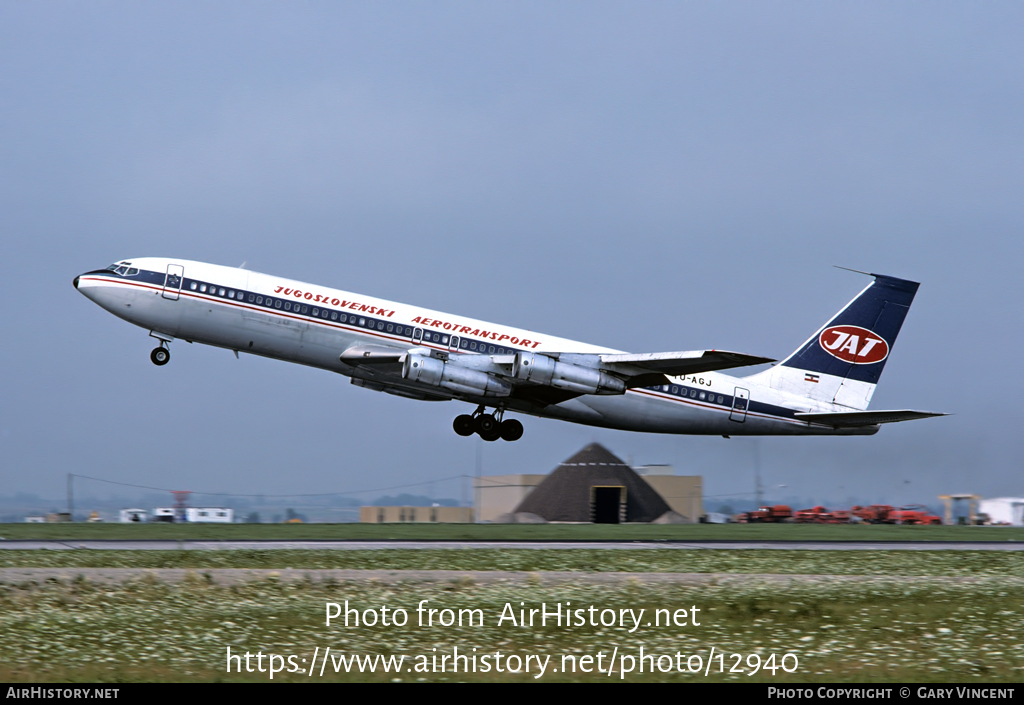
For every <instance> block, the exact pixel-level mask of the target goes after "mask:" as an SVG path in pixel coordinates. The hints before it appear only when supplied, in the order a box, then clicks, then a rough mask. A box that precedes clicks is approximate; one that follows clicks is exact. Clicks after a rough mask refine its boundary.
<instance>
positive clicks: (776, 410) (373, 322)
mask: <svg viewBox="0 0 1024 705" xmlns="http://www.w3.org/2000/svg"><path fill="white" fill-rule="evenodd" d="M164 276H165V275H164V274H162V273H160V272H151V271H145V270H142V271H140V274H139V275H137V276H132V277H128V276H121V275H117V274H115V273H114V272H109V271H106V270H97V271H95V272H88V273H86V274H83V275H82V277H83V278H84V277H89V278H90V279H93V280H97V279H98V280H105V281H109V282H111V283H117V284H126V285H134V286H142V287H144V288H147V289H154V290H157V291H163V288H164ZM193 283H195V285H196V288H195V289H194V290H193V289H192V284H193ZM202 286H205V287H206V288H207V291H206V292H202V291H200V288H201V287H202ZM211 289H212V290H213V292H211ZM221 290H223V291H224V294H223V295H221V294H220V291H221ZM228 292H231V293H232V294H233V296H232V297H230V298H229V297H228ZM181 296H188V297H190V298H194V299H198V300H201V301H211V302H215V303H218V304H222V305H227V306H234V307H236V308H243V309H246V310H249V311H260V312H263V313H269V314H273V315H276V316H280V317H282V318H289V319H292V320H299V321H306V322H315V323H319V324H321V325H324V326H327V327H328V328H337V329H341V330H348V331H353V332H358V333H361V334H370V335H373V336H375V337H378V338H384V339H385V340H391V341H395V342H402V343H411V342H412V332H413V329H414V328H415V327H416V326H413V325H412V324H405V323H393V322H391V323H389V322H388V321H387V319H382V318H376V317H373V316H367V315H364V314H350V313H344V312H343V310H341V309H333V308H325V307H324V306H323V305H321V304H317V305H313V304H305V303H301V302H294V301H291V300H288V299H283V298H280V297H273V296H266V295H264V294H257V293H255V292H250V291H246V290H243V289H235V288H232V287H226V286H221V285H220V284H214V283H212V282H206V281H200V280H198V279H184V280H183V281H182V286H181ZM250 297H252V302H251V304H250V303H249V301H250ZM257 299H262V300H263V301H262V303H259V304H257V303H256V300H257ZM286 303H287V304H289V305H290V306H291V309H290V310H285V309H284V306H285V304H286ZM303 309H305V312H303ZM314 309H316V310H317V311H318V314H319V312H321V311H327V312H328V316H330V315H331V314H332V313H333V314H336V315H337V316H338V319H339V320H337V321H335V320H334V319H326V320H325V319H324V318H323V317H322V315H318V316H317V317H313V310H314ZM343 317H347V319H348V320H341V319H342V318H343ZM360 320H361V321H363V323H362V324H360V323H359V321H360ZM349 321H352V322H351V323H350V322H349ZM388 325H392V326H395V327H398V328H401V329H403V330H407V331H408V333H399V332H398V331H395V330H391V331H388V330H387V326H388ZM428 334H430V335H432V336H437V340H436V341H435V340H433V339H432V340H430V341H427V340H426V337H424V342H423V343H422V344H423V345H424V346H425V347H430V348H435V349H437V350H448V342H449V340H450V337H449V335H448V334H442V333H436V332H434V331H429V330H426V329H424V331H423V335H424V336H427V335H428ZM459 337H460V340H461V342H460V348H459V349H460V351H462V350H465V352H466V353H468V354H474V353H476V354H509V353H513V352H516V351H517V350H518V348H511V347H505V346H500V345H494V346H492V345H490V343H488V342H486V341H481V340H474V339H472V338H466V337H464V336H459ZM433 342H438V343H440V344H437V345H435V344H431V343H433ZM463 342H465V343H466V344H469V343H471V342H475V343H476V344H477V345H478V347H479V348H481V349H480V350H475V351H474V350H469V349H466V348H464V347H463V345H462V343H463ZM484 346H486V347H487V348H488V349H489V348H491V347H493V348H494V349H495V352H493V353H491V352H487V351H484V350H482V348H483V347H484ZM499 351H500V352H499ZM629 391H630V392H636V393H645V394H647V395H649V396H654V397H657V398H662V399H665V400H666V401H674V402H678V403H685V404H687V405H691V406H697V407H701V408H707V409H715V410H719V411H722V412H725V413H731V412H732V410H733V409H732V406H733V404H734V402H735V398H734V397H733V396H732V395H729V394H719V393H718V392H714V393H712V392H710V391H708V390H707V389H702V388H700V387H694V386H690V385H684V384H673V385H656V386H653V387H643V388H639V389H631V390H629ZM701 393H704V394H705V397H707V395H710V396H711V397H712V398H714V399H715V401H711V400H709V399H707V398H705V399H699V397H700V394H701ZM719 398H721V399H722V401H721V402H718V401H717V399H719ZM747 413H748V414H758V415H765V416H772V417H781V418H783V419H788V420H791V421H793V420H795V419H794V416H793V415H794V413H795V412H794V411H793V410H792V409H787V408H786V407H783V406H776V405H773V404H766V403H764V402H757V401H753V400H748V402H747ZM798 423H800V424H806V422H804V421H798Z"/></svg>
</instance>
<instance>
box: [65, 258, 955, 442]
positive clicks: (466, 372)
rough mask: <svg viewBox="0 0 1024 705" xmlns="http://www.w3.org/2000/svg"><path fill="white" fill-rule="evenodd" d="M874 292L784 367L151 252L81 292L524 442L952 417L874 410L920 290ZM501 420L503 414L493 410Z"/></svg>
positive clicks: (159, 329)
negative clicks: (528, 433)
mask: <svg viewBox="0 0 1024 705" xmlns="http://www.w3.org/2000/svg"><path fill="white" fill-rule="evenodd" d="M871 276H872V277H873V281H872V282H871V284H869V285H868V286H867V287H866V288H865V289H864V290H863V291H861V292H860V293H859V294H858V295H857V296H856V297H855V298H854V299H853V300H852V301H851V302H850V303H849V304H847V306H846V307H844V308H843V309H842V310H841V311H840V312H839V313H837V314H836V315H835V316H833V317H832V319H831V320H829V321H828V322H827V323H826V324H825V325H824V326H822V327H821V328H820V329H819V330H818V331H817V332H815V333H814V334H813V335H812V336H811V337H810V338H808V339H807V340H806V341H805V342H804V343H803V344H801V345H800V346H799V347H798V348H797V349H796V350H795V351H794V352H793V353H792V354H791V355H789V356H788V357H786V358H785V359H784V360H783V361H782V362H780V363H779V364H777V365H774V366H772V367H770V368H768V369H765V370H764V371H761V372H758V373H756V374H752V375H749V376H746V377H734V376H731V375H728V374H724V373H723V372H722V371H723V370H728V369H732V368H737V367H744V366H750V365H760V364H763V363H768V362H772V360H771V359H770V358H765V357H759V356H756V355H747V354H743V353H736V352H727V351H723V350H691V351H684V352H660V353H636V354H634V353H626V352H622V351H619V350H611V349H608V348H603V347H600V346H596V345H589V344H587V343H580V342H576V341H573V340H566V339H564V338H556V337H554V336H550V335H545V334H543V333H536V332H533V331H529V330H522V329H519V328H511V327H509V326H503V325H499V324H495V323H486V322H483V321H477V320H473V319H470V318H466V317H464V316H457V315H453V314H448V313H441V312H438V311H431V310H427V309H424V308H421V307H419V306H413V305H407V304H400V303H395V302H393V301H385V300H382V299H377V298H373V297H370V296H362V295H359V294H353V293H350V292H347V291H340V290H338V289H331V288H328V287H323V286H317V285H315V284H306V283H303V282H297V281H292V280H288V279H283V278H281V277H275V276H272V275H268V274H260V273H258V272H252V271H249V270H246V269H239V268H232V267H224V266H220V265H215V264H206V263H204V262H192V261H188V260H180V259H163V258H152V257H145V258H139V259H132V260H123V261H120V262H117V263H115V264H112V265H110V266H109V267H106V268H105V269H98V270H94V271H91V272H87V273H85V274H82V275H79V276H78V277H75V280H74V285H75V288H76V289H78V291H79V292H81V293H82V294H84V295H85V296H86V297H88V298H89V299H91V300H92V301H94V302H95V303H97V304H98V305H100V306H102V307H103V308H104V309H106V310H107V311H109V312H111V313H113V314H114V315H115V316H118V317H119V318H123V319H124V320H126V321H128V322H129V323H133V324H135V325H137V326H139V327H141V328H143V329H145V330H148V331H149V334H150V335H151V336H152V337H154V338H156V339H157V340H159V341H160V344H159V346H158V347H157V348H155V349H154V350H153V351H152V353H151V354H150V358H151V359H152V361H153V363H154V364H155V365H161V366H162V365H165V364H167V362H168V361H169V360H170V347H169V346H170V343H171V342H173V341H174V340H175V339H180V340H185V341H188V342H190V343H193V342H194V343H203V344H205V345H213V346H216V347H220V348H226V349H228V350H232V351H234V353H235V355H236V356H237V355H238V354H239V353H240V352H244V353H248V354H251V355H261V356H263V357H270V358H274V359H277V360H284V361H286V362H295V363H298V364H301V365H309V366H311V367H318V368H321V369H324V370H329V371H331V372H337V373H339V374H342V375H345V376H346V377H349V378H350V380H351V382H352V384H354V385H356V386H359V387H363V388H365V389H370V390H374V391H378V392H387V393H388V394H394V395H396V396H400V397H406V398H409V399H418V400H423V401H450V400H453V399H454V400H458V401H463V402H468V403H470V404H473V405H475V406H476V410H475V411H474V412H473V413H472V414H460V415H459V416H457V417H456V418H455V421H454V424H453V426H454V429H455V432H456V433H457V434H459V435H460V436H470V435H473V434H474V433H476V434H478V435H479V436H480V437H481V438H483V439H484V440H487V441H495V440H498V439H499V438H501V439H504V440H506V441H515V440H518V439H519V438H521V437H522V435H523V425H522V423H521V422H520V421H519V420H518V419H515V418H510V417H506V414H507V412H516V413H521V414H529V415H532V416H540V417H546V418H554V419H561V420H563V421H571V422H574V423H581V424H587V425H591V426H601V427H604V428H615V429H622V430H627V431H642V432H650V433H677V434H704V435H722V436H726V437H728V436H731V435H869V434H873V433H876V432H877V431H878V429H879V425H880V424H883V423H890V422H894V421H907V420H911V419H920V418H926V417H930V416H941V415H942V414H939V413H935V412H927V411H912V410H908V409H901V410H893V411H874V410H871V411H869V410H868V404H869V403H870V401H871V396H872V394H873V393H874V390H875V386H876V385H877V384H878V379H879V376H880V375H881V374H882V368H883V367H884V366H885V362H886V360H888V358H889V355H890V354H891V352H892V347H893V344H894V343H895V342H896V336H897V334H898V333H899V331H900V328H901V326H902V325H903V320H904V318H905V317H906V315H907V311H908V310H909V308H910V304H911V303H912V302H913V300H914V295H915V294H916V293H917V288H918V284H917V283H916V282H912V281H907V280H905V279H897V278H896V277H889V276H883V275H879V274H873V275H871ZM492 410H493V411H492Z"/></svg>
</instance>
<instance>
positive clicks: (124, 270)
mask: <svg viewBox="0 0 1024 705" xmlns="http://www.w3.org/2000/svg"><path fill="white" fill-rule="evenodd" d="M114 271H115V272H117V273H118V274H120V275H122V276H124V275H125V274H127V273H128V268H127V267H125V266H121V267H118V268H117V269H115V270H114Z"/></svg>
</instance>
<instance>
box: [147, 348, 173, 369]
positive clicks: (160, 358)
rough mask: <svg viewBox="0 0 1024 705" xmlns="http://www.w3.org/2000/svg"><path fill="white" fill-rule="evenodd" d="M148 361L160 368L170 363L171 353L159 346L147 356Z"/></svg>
mask: <svg viewBox="0 0 1024 705" xmlns="http://www.w3.org/2000/svg"><path fill="white" fill-rule="evenodd" d="M149 359H150V360H152V361H153V364H154V365H156V366H157V367H162V366H163V365H166V364H167V363H168V362H170V361H171V351H170V350H168V349H167V348H165V347H164V346H163V345H161V346H160V347H159V348H153V352H151V353H150V354H149Z"/></svg>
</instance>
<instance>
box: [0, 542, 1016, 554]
mask: <svg viewBox="0 0 1024 705" xmlns="http://www.w3.org/2000/svg"><path fill="white" fill-rule="evenodd" d="M75 549H87V550H99V551H103V550H106V551H237V550H248V551H280V550H291V551H324V550H329V551H376V550H395V549H405V550H428V549H429V550H460V549H462V550H467V549H475V550H480V549H494V550H506V551H507V550H517V549H518V550H549V551H551V550H563V551H567V550H573V549H601V550H630V551H636V550H655V549H657V550H666V549H668V550H709V551H716V550H717V551H721V550H732V551H735V550H782V551H1024V541H391V540H382V541H274V540H268V541H185V540H182V541H166V540H152V541H140V540H134V541H120V540H111V541H104V540H81V541H39V540H15V541H3V540H0V550H17V551H38V550H51V551H67V550H75Z"/></svg>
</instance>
